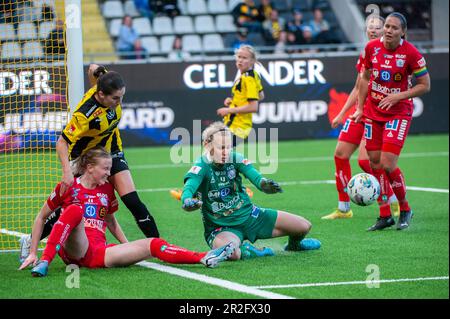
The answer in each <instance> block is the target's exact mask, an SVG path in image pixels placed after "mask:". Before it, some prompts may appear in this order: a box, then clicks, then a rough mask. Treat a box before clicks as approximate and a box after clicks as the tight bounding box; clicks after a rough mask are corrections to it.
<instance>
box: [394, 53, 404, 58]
mask: <svg viewBox="0 0 450 319" xmlns="http://www.w3.org/2000/svg"><path fill="white" fill-rule="evenodd" d="M395 58H396V59H406V54H396V55H395Z"/></svg>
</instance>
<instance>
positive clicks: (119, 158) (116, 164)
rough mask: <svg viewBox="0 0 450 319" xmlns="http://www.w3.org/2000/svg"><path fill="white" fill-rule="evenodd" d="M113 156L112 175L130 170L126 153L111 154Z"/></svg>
mask: <svg viewBox="0 0 450 319" xmlns="http://www.w3.org/2000/svg"><path fill="white" fill-rule="evenodd" d="M111 157H112V167H111V176H113V175H115V174H117V173H119V172H121V171H126V170H129V168H128V163H127V160H126V159H125V155H124V154H123V152H117V153H113V154H111Z"/></svg>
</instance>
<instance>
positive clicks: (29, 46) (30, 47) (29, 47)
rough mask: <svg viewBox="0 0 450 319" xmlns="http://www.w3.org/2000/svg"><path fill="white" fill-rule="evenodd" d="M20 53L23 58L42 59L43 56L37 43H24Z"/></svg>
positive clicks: (42, 50)
mask: <svg viewBox="0 0 450 319" xmlns="http://www.w3.org/2000/svg"><path fill="white" fill-rule="evenodd" d="M22 51H23V55H22V56H23V57H25V58H42V57H43V56H44V49H43V48H42V45H41V43H40V42H39V41H31V42H25V43H24V45H23V48H22Z"/></svg>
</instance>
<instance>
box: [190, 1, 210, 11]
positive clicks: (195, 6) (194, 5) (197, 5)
mask: <svg viewBox="0 0 450 319" xmlns="http://www.w3.org/2000/svg"><path fill="white" fill-rule="evenodd" d="M186 5H187V11H188V13H189V14H191V15H197V14H207V13H208V9H207V8H206V2H205V0H187V3H186Z"/></svg>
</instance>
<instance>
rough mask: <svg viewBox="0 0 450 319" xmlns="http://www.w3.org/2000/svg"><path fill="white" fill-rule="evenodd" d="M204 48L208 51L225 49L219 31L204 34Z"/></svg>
mask: <svg viewBox="0 0 450 319" xmlns="http://www.w3.org/2000/svg"><path fill="white" fill-rule="evenodd" d="M203 49H204V50H205V51H206V52H215V51H223V50H225V46H224V44H223V39H222V36H221V35H220V34H218V33H214V34H205V35H204V36H203Z"/></svg>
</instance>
